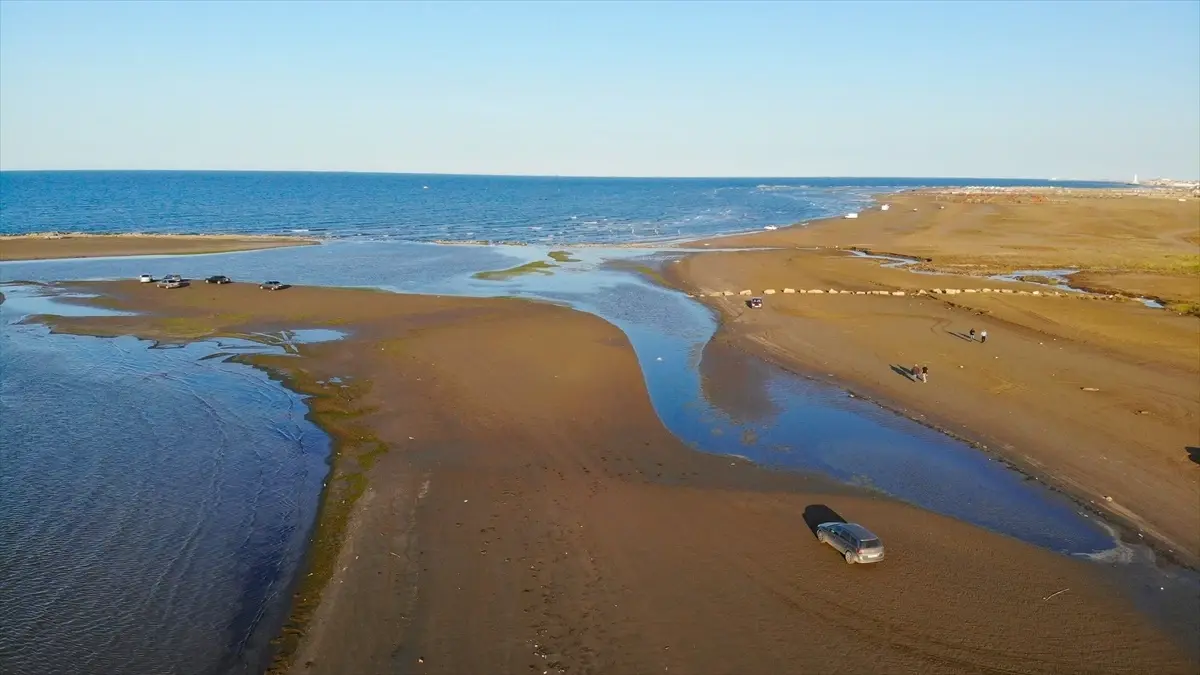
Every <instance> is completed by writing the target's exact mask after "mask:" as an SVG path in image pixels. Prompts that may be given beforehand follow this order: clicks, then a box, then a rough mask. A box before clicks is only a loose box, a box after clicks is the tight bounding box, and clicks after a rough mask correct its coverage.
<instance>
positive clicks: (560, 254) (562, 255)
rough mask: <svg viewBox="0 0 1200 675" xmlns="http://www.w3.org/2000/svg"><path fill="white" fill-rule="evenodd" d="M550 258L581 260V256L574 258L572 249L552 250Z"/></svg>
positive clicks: (561, 260)
mask: <svg viewBox="0 0 1200 675" xmlns="http://www.w3.org/2000/svg"><path fill="white" fill-rule="evenodd" d="M549 255H550V258H551V259H553V260H554V261H555V262H560V263H573V262H579V258H572V257H571V252H570V251H550V254H549Z"/></svg>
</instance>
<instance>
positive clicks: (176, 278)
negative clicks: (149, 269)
mask: <svg viewBox="0 0 1200 675" xmlns="http://www.w3.org/2000/svg"><path fill="white" fill-rule="evenodd" d="M162 280H163V281H183V277H181V276H179V275H178V274H168V275H167V276H165V277H163V278H162Z"/></svg>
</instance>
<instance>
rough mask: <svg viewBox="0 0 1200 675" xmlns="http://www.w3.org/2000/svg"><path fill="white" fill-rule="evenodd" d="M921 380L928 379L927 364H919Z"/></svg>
mask: <svg viewBox="0 0 1200 675" xmlns="http://www.w3.org/2000/svg"><path fill="white" fill-rule="evenodd" d="M921 381H922V382H928V381H929V366H921Z"/></svg>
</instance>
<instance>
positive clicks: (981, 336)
mask: <svg viewBox="0 0 1200 675" xmlns="http://www.w3.org/2000/svg"><path fill="white" fill-rule="evenodd" d="M979 341H980V342H987V331H986V330H985V331H983V332H982V333H980V334H979Z"/></svg>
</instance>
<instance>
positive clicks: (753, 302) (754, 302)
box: [746, 298, 762, 309]
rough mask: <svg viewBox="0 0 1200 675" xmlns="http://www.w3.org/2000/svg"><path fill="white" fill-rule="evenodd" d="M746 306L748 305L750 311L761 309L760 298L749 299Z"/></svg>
mask: <svg viewBox="0 0 1200 675" xmlns="http://www.w3.org/2000/svg"><path fill="white" fill-rule="evenodd" d="M746 305H748V306H749V307H750V309H762V298H750V300H749V302H747V303H746Z"/></svg>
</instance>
